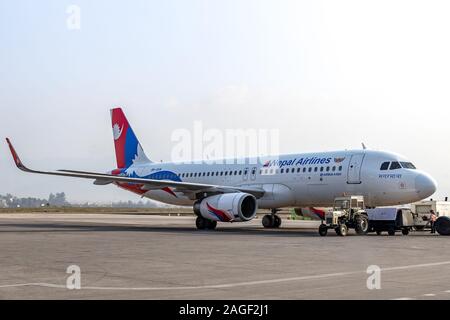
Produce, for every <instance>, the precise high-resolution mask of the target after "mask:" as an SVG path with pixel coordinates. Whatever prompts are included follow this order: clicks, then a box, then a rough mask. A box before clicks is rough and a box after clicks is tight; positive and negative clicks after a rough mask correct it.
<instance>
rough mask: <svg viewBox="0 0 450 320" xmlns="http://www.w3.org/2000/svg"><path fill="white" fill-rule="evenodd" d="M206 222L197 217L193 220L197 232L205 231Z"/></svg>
mask: <svg viewBox="0 0 450 320" xmlns="http://www.w3.org/2000/svg"><path fill="white" fill-rule="evenodd" d="M206 224H207V221H206V219H205V218H203V217H197V219H196V220H195V225H196V226H197V229H198V230H205V229H206Z"/></svg>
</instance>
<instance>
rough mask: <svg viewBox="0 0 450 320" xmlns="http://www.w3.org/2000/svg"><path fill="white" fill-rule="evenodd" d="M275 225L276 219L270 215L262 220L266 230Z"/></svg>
mask: <svg viewBox="0 0 450 320" xmlns="http://www.w3.org/2000/svg"><path fill="white" fill-rule="evenodd" d="M273 223H274V218H273V216H272V215H270V214H266V215H265V216H264V217H263V218H262V225H263V227H264V228H272V226H273Z"/></svg>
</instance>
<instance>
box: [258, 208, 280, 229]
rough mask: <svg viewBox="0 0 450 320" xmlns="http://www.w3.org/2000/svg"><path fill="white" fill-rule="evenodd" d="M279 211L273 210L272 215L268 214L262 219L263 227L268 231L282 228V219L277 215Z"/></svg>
mask: <svg viewBox="0 0 450 320" xmlns="http://www.w3.org/2000/svg"><path fill="white" fill-rule="evenodd" d="M278 211H280V210H279V209H272V210H271V214H266V215H265V216H264V217H263V219H262V225H263V227H264V228H267V229H276V228H279V227H280V226H281V218H280V216H279V215H277V214H276V213H277V212H278Z"/></svg>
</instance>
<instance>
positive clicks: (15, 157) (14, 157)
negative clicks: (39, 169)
mask: <svg viewBox="0 0 450 320" xmlns="http://www.w3.org/2000/svg"><path fill="white" fill-rule="evenodd" d="M6 142H7V143H8V146H9V150H11V154H12V156H13V159H14V162H15V163H16V166H17V168H19V169H20V170H24V171H27V170H28V169H27V167H25V166H24V165H23V163H22V161H21V160H20V158H19V156H18V155H17V152H16V150H15V149H14V147H13V145H12V143H11V141H10V140H9V138H6Z"/></svg>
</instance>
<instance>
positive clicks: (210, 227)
mask: <svg viewBox="0 0 450 320" xmlns="http://www.w3.org/2000/svg"><path fill="white" fill-rule="evenodd" d="M216 227H217V221H213V220H209V221H208V224H207V226H206V229H208V230H214V229H216Z"/></svg>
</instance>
